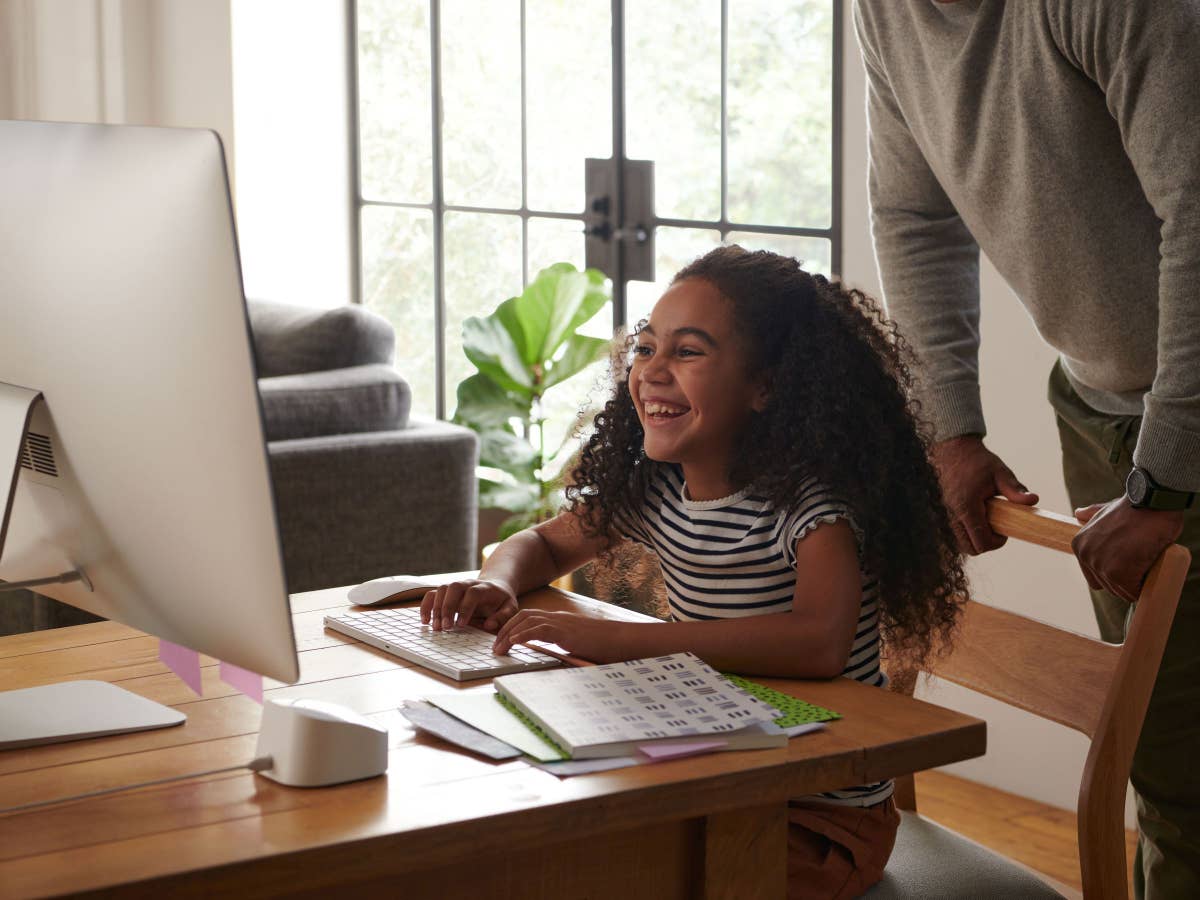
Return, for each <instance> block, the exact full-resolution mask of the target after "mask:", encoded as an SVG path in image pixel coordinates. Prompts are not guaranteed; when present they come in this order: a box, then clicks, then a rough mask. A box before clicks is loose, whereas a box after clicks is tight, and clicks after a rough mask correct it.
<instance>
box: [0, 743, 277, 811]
mask: <svg viewBox="0 0 1200 900" xmlns="http://www.w3.org/2000/svg"><path fill="white" fill-rule="evenodd" d="M272 765H274V761H273V760H272V759H271V757H269V756H260V757H259V758H258V759H252V760H250V762H248V763H242V764H241V765H240V766H226V767H225V768H224V769H209V770H208V771H207V772H189V773H188V774H187V775H172V776H171V777H170V778H158V779H156V780H154V781H139V782H138V783H137V784H123V785H121V786H120V787H112V788H105V789H104V790H102V791H90V792H88V793H86V794H72V795H71V796H70V797H58V798H56V799H54V800H38V801H36V802H34V803H22V804H21V805H20V806H0V815H3V814H5V813H13V812H24V811H25V810H27V809H36V808H37V807H39V806H54V805H56V804H58V803H70V802H71V801H73V800H90V799H91V798H92V797H103V796H104V795H105V794H116V793H119V792H121V791H132V790H134V789H135V788H144V787H154V786H155V785H159V784H168V783H169V782H172V781H183V780H185V779H187V778H204V777H206V776H208V775H220V774H222V773H224V772H237V771H240V770H242V769H249V770H250V771H251V772H261V771H262V770H263V769H269V768H271V766H272Z"/></svg>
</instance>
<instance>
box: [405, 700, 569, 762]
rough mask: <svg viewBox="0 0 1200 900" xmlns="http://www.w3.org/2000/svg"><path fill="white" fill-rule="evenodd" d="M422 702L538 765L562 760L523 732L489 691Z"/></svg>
mask: <svg viewBox="0 0 1200 900" xmlns="http://www.w3.org/2000/svg"><path fill="white" fill-rule="evenodd" d="M425 699H426V700H427V701H429V702H430V703H432V704H433V705H434V706H437V707H439V708H440V709H444V710H445V711H446V712H448V713H450V715H452V716H454V717H455V718H456V719H462V720H463V721H464V722H466V723H467V724H468V725H472V726H474V727H475V728H478V729H479V730H480V731H486V732H487V733H488V734H490V735H491V736H492V737H494V738H497V739H499V740H501V741H504V743H506V744H511V745H512V746H514V747H516V748H517V749H518V750H520V751H521V752H522V753H526V754H528V755H529V756H532V757H533V758H534V759H537V760H540V761H542V762H550V761H551V760H561V759H562V756H561V755H560V754H559V752H558V751H557V750H556V749H555V748H554V747H552V746H551V745H550V744H548V743H546V742H545V741H543V740H542V739H541V738H540V737H538V736H537V735H536V734H534V733H533V732H532V731H530V730H529V729H528V728H526V727H525V725H524V724H522V722H521V720H520V719H518V718H517V717H516V716H514V715H513V714H512V713H510V712H509V711H508V710H507V709H505V708H504V707H503V706H501V705H500V704H499V703H497V702H496V698H495V697H494V696H493V693H492V692H491V691H476V692H466V691H464V692H461V693H457V694H439V695H437V696H433V697H426V698H425Z"/></svg>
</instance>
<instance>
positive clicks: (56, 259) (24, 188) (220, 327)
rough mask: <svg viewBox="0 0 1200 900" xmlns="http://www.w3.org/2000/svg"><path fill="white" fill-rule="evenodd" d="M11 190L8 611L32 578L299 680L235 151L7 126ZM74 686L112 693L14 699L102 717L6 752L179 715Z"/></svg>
mask: <svg viewBox="0 0 1200 900" xmlns="http://www.w3.org/2000/svg"><path fill="white" fill-rule="evenodd" d="M0 198H2V199H0V582H3V583H0V603H3V602H5V598H6V596H7V594H6V593H5V590H6V589H12V588H14V587H16V586H21V585H24V586H29V587H33V588H35V589H36V590H37V591H38V592H39V593H42V594H45V595H47V596H49V597H52V598H55V599H57V600H60V601H63V602H65V603H69V604H72V605H74V606H77V607H79V608H81V609H84V610H87V611H89V612H92V613H95V614H97V615H100V616H103V617H104V618H107V619H114V620H116V621H119V622H124V623H126V624H128V625H131V626H133V627H135V628H138V629H141V630H143V631H145V632H148V633H149V634H152V635H156V636H158V637H160V638H165V639H167V640H169V641H172V642H175V643H178V644H181V645H184V646H186V647H189V648H192V649H194V650H197V651H199V652H201V653H206V654H209V655H211V656H215V657H217V658H218V659H221V660H224V661H227V662H230V663H233V664H234V665H237V666H241V667H243V668H246V669H250V670H253V671H255V672H259V673H261V674H263V675H267V676H270V677H272V678H275V679H278V680H280V681H285V682H294V681H296V679H297V678H298V677H299V665H298V661H297V656H296V644H295V638H294V635H293V633H292V620H291V615H290V611H289V607H288V599H287V588H286V584H285V579H284V573H283V564H282V555H281V552H280V546H279V537H278V531H277V529H276V523H275V512H274V501H273V497H272V492H271V482H270V477H269V473H268V468H267V454H266V445H265V443H264V440H263V431H262V416H261V410H260V405H259V399H258V392H257V384H256V379H255V366H254V360H253V353H252V346H251V342H250V333H249V324H248V319H247V315H246V308H245V299H244V296H243V290H242V282H241V270H240V266H239V261H238V251H237V243H236V239H235V235H234V227H233V214H232V208H231V204H230V195H229V185H228V179H227V176H226V172H225V166H224V154H223V151H222V148H221V144H220V140H219V139H218V138H217V136H216V135H215V134H214V133H213V132H210V131H203V130H185V129H168V128H142V127H132V126H111V125H77V124H61V123H45V122H19V121H0ZM71 685H90V686H91V687H96V683H95V682H72V683H69V684H66V685H47V686H45V687H44V688H41V687H35V688H29V689H25V690H22V691H9V692H8V693H7V694H0V708H4V707H3V701H4V698H5V696H12V697H15V696H16V695H18V694H19V695H20V696H21V702H22V703H24V704H26V705H28V704H29V703H32V704H34V705H33V707H32V708H33V709H35V710H40V711H39V712H38V713H37V715H38V716H39V717H41V718H44V719H45V720H46V721H47V722H48V723H50V722H51V720H54V719H56V718H58V719H61V718H62V717H64V716H65V717H67V718H70V717H72V716H76V715H83V716H84V717H85V718H89V719H90V720H91V721H90V722H88V723H81V725H80V727H79V729H77V730H75V731H72V730H71V729H70V728H68V729H66V731H65V732H64V731H62V730H61V728H60V729H59V730H58V731H54V728H58V727H59V726H60V725H61V722H59V723H57V724H55V725H54V728H50V729H49V730H50V731H53V735H51V734H47V735H46V736H44V737H41V738H40V739H39V737H38V736H36V735H35V736H33V737H30V736H29V735H28V734H25V735H24V736H23V737H22V739H21V740H19V741H10V742H9V743H8V745H9V746H19V745H27V744H32V743H39V742H44V741H45V740H48V739H51V738H52V737H53V739H59V740H61V739H69V737H84V736H89V735H94V734H105V733H114V732H117V731H126V730H139V729H143V728H149V727H160V726H163V725H169V724H175V723H177V722H179V721H182V719H183V716H182V714H180V713H178V712H177V711H175V710H171V709H169V708H167V707H161V706H159V705H158V704H153V703H151V702H150V701H147V700H144V699H143V698H140V697H136V695H133V694H132V693H130V692H127V691H120V690H118V691H117V692H116V693H115V694H114V693H112V692H111V690H110V691H109V692H108V693H106V694H105V697H108V698H115V699H104V700H101V701H100V702H101V703H102V704H105V705H104V706H103V707H102V708H100V709H96V708H95V703H96V701H95V700H94V699H91V698H90V697H88V696H86V694H85V693H79V692H78V691H83V690H84V689H83V688H78V689H77V690H76V691H75V692H73V690H72V687H71ZM9 687H11V685H4V684H0V691H4V690H6V689H7V688H9ZM101 687H104V688H109V686H107V685H101ZM109 704H111V705H109ZM0 718H6V717H5V716H0ZM10 718H11V717H10ZM97 720H99V724H100V726H101V727H99V728H97ZM3 724H4V723H0V747H2V746H5V744H4V735H3V732H2V729H3ZM68 724H69V723H68ZM48 727H49V726H48ZM64 735H65V736H64Z"/></svg>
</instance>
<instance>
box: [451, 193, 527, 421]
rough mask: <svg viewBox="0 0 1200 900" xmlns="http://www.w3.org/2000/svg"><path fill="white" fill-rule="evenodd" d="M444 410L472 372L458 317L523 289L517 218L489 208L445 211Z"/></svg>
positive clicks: (488, 308) (483, 311) (481, 311)
mask: <svg viewBox="0 0 1200 900" xmlns="http://www.w3.org/2000/svg"><path fill="white" fill-rule="evenodd" d="M445 221H446V228H445V236H446V257H445V259H446V278H445V285H446V416H447V418H449V417H450V416H452V415H453V414H454V409H455V407H456V406H457V403H458V401H457V399H456V397H457V395H458V383H459V382H460V381H462V380H463V379H464V378H466V377H467V376H468V375H473V374H474V373H475V371H476V370H475V367H474V366H473V365H471V362H470V360H468V359H467V357H466V355H465V354H464V353H463V349H462V323H463V320H464V319H466V318H467V317H469V316H486V315H489V314H490V313H491V312H492V311H493V310H495V308H496V307H497V306H499V305H500V304H501V303H503V302H504V301H505V300H507V299H508V298H509V297H514V296H516V295H517V294H519V293H521V290H522V288H521V220H520V219H519V218H518V217H516V216H498V215H489V214H487V213H463V212H448V213H446V220H445Z"/></svg>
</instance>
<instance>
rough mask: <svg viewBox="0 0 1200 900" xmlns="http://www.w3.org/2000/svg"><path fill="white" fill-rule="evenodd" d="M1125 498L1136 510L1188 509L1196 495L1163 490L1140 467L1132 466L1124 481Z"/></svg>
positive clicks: (1188, 492)
mask: <svg viewBox="0 0 1200 900" xmlns="http://www.w3.org/2000/svg"><path fill="white" fill-rule="evenodd" d="M1125 496H1126V497H1128V498H1129V503H1130V505H1132V506H1133V507H1134V508H1136V509H1170V510H1183V509H1190V508H1191V505H1192V501H1194V500H1195V499H1196V494H1195V493H1194V492H1192V491H1173V490H1171V489H1170V488H1165V487H1163V486H1162V485H1161V484H1159V483H1158V482H1157V481H1155V480H1154V479H1153V478H1151V477H1150V473H1149V472H1147V471H1146V470H1145V469H1143V468H1142V467H1141V466H1134V467H1133V468H1132V469H1131V470H1130V471H1129V477H1128V478H1126V479H1125Z"/></svg>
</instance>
